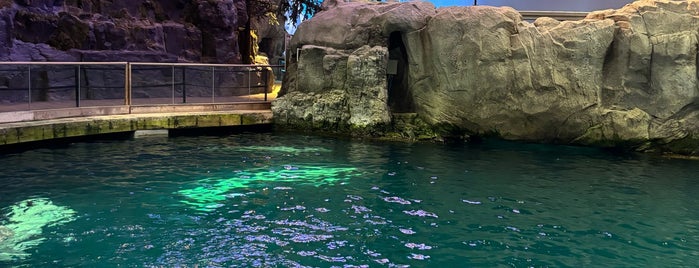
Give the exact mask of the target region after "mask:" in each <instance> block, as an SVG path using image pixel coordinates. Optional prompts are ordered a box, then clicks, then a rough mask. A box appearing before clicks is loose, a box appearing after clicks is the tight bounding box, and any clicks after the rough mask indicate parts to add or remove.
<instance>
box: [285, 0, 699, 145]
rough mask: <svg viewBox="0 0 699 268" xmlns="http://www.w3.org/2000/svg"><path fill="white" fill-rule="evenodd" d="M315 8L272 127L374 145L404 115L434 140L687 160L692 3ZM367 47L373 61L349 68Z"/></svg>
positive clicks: (694, 86) (697, 92) (691, 119)
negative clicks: (533, 14)
mask: <svg viewBox="0 0 699 268" xmlns="http://www.w3.org/2000/svg"><path fill="white" fill-rule="evenodd" d="M325 7H326V9H325V10H324V11H322V12H320V13H319V14H317V15H316V16H315V17H314V18H313V19H311V20H309V21H306V22H304V23H302V24H301V26H300V27H299V28H298V30H297V34H296V35H295V36H294V38H293V39H292V40H291V44H290V48H291V55H290V56H291V57H290V64H289V68H288V71H287V76H286V83H285V84H284V89H283V90H282V93H281V96H280V97H279V98H278V99H277V100H276V101H275V102H274V103H273V111H274V113H275V120H276V121H277V124H279V125H280V126H284V127H291V128H308V127H309V126H311V127H315V128H316V129H320V130H327V131H339V132H344V131H359V132H360V133H371V134H372V135H379V136H381V135H389V134H390V132H391V130H390V126H393V127H394V129H393V130H392V131H394V132H397V133H402V132H404V130H405V129H403V128H405V125H404V124H402V123H398V122H397V120H398V119H397V118H403V117H402V114H405V113H410V114H412V115H414V117H416V118H417V119H419V121H421V122H424V123H425V124H426V125H428V126H429V127H428V129H427V130H423V131H426V132H430V133H433V132H431V131H434V132H436V133H437V134H441V135H457V136H468V135H471V136H473V135H496V136H499V137H502V138H505V139H510V140H525V141H536V142H554V143H565V144H584V145H596V146H610V147H624V148H630V149H635V150H640V151H657V152H674V153H680V154H688V155H697V154H699V127H698V125H699V116H698V115H699V110H698V109H697V108H698V107H699V102H698V101H697V99H698V97H699V84H698V78H697V77H698V75H697V73H699V72H698V71H699V70H698V69H697V56H698V53H697V45H698V36H699V28H697V27H696V26H695V25H699V1H695V0H692V1H653V0H644V1H637V2H634V3H631V4H629V5H627V6H625V7H623V8H621V9H619V10H604V11H597V12H592V13H590V14H589V15H588V16H587V18H585V19H583V20H580V21H557V20H554V19H551V18H539V19H537V20H536V21H534V22H528V21H524V20H523V19H522V16H521V15H520V14H519V13H518V12H517V11H516V10H514V9H512V8H509V7H499V8H498V7H487V6H475V7H448V8H439V9H435V8H434V7H433V6H432V5H431V4H429V3H420V2H409V3H362V2H339V1H338V2H335V1H326V5H325ZM367 48H371V50H375V51H381V49H382V48H383V51H384V52H383V53H384V56H383V57H374V58H371V57H365V60H364V61H363V63H362V64H361V65H359V66H361V68H358V67H357V65H356V64H353V61H351V60H350V58H351V55H357V54H359V55H363V54H362V53H365V51H367ZM372 55H373V54H372ZM389 62H391V63H390V64H389ZM396 63H397V65H398V67H397V68H393V69H394V71H395V75H393V74H392V72H389V73H387V72H386V70H387V69H386V68H387V66H395V65H396ZM355 68H356V71H355ZM360 69H361V71H359V70H360ZM389 69H392V68H389ZM358 85H359V86H358ZM347 96H362V97H359V98H358V97H352V98H350V97H347ZM326 103H332V105H324V104H326ZM357 107H360V109H356V108H357ZM368 109H372V110H371V111H368ZM329 115H332V116H329ZM367 115H371V116H367ZM387 127H389V128H387ZM387 129H388V131H386V130H387ZM417 136H419V135H403V137H404V138H413V137H417Z"/></svg>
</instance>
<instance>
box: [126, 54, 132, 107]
mask: <svg viewBox="0 0 699 268" xmlns="http://www.w3.org/2000/svg"><path fill="white" fill-rule="evenodd" d="M131 75H132V73H131V63H128V62H127V63H126V65H125V66H124V105H131V103H132V100H131V93H132V92H131V91H132V88H131V86H132V85H131V82H132V81H131ZM129 110H130V109H129Z"/></svg>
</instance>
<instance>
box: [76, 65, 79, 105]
mask: <svg viewBox="0 0 699 268" xmlns="http://www.w3.org/2000/svg"><path fill="white" fill-rule="evenodd" d="M75 107H80V64H78V66H76V67H75Z"/></svg>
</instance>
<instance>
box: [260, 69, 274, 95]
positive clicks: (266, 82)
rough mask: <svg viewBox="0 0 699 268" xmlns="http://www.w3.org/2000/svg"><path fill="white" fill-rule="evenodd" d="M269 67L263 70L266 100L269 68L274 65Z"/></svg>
mask: <svg viewBox="0 0 699 268" xmlns="http://www.w3.org/2000/svg"><path fill="white" fill-rule="evenodd" d="M267 68H269V69H263V71H262V73H263V75H262V79H264V80H265V101H267V90H268V89H269V70H271V69H272V67H271V66H268V67H267Z"/></svg>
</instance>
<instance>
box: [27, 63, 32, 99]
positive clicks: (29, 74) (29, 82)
mask: <svg viewBox="0 0 699 268" xmlns="http://www.w3.org/2000/svg"><path fill="white" fill-rule="evenodd" d="M27 77H28V83H27V89H28V90H29V94H28V96H29V99H28V102H27V108H28V109H29V110H31V109H32V65H31V64H28V65H27Z"/></svg>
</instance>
